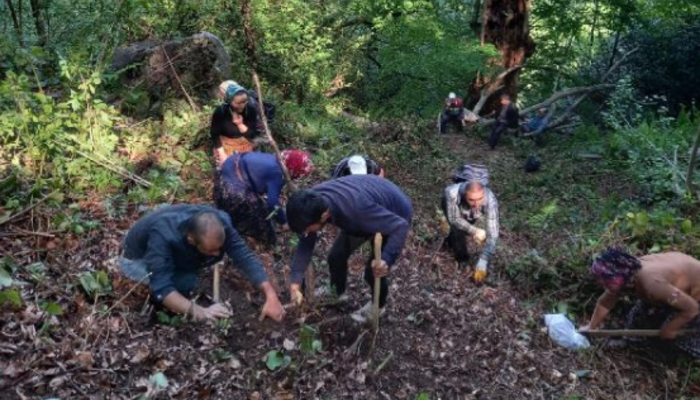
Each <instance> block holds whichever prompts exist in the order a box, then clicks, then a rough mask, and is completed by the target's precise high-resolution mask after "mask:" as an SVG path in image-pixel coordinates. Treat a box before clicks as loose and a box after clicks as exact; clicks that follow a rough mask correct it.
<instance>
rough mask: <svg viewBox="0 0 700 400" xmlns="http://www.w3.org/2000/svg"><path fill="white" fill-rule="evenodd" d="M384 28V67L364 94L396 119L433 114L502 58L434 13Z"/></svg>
mask: <svg viewBox="0 0 700 400" xmlns="http://www.w3.org/2000/svg"><path fill="white" fill-rule="evenodd" d="M418 3H420V4H425V3H423V2H418ZM382 28H383V29H382V31H381V33H382V40H383V41H386V44H385V45H383V46H381V47H380V49H379V51H378V52H377V57H376V59H377V62H378V64H379V65H381V67H378V68H377V69H376V72H374V73H372V74H371V75H370V76H369V82H368V84H367V86H366V87H365V90H366V92H367V93H365V95H366V96H368V98H369V100H370V101H371V102H372V105H373V106H375V107H377V108H378V109H380V110H381V109H385V110H387V111H390V112H391V113H392V114H394V115H406V114H408V113H413V112H418V113H419V114H420V115H421V116H422V117H426V118H429V117H432V116H434V115H435V114H436V112H437V111H438V110H439V109H440V108H441V107H442V100H443V99H444V98H445V97H446V95H447V93H448V92H450V91H460V89H462V88H464V86H465V83H466V82H470V81H472V80H473V79H474V78H475V76H476V72H477V71H482V72H483V73H484V74H489V73H491V72H492V71H488V70H486V71H484V66H485V65H487V63H486V60H487V59H489V58H491V57H495V56H497V54H498V53H497V52H496V50H495V48H493V46H480V45H479V42H478V41H477V38H476V37H475V36H474V35H473V33H472V32H471V31H470V30H468V28H466V27H465V26H464V25H461V24H451V23H448V22H446V21H444V20H441V18H440V17H439V15H438V14H436V13H432V12H424V13H416V14H409V15H407V16H405V17H402V18H399V19H397V20H391V21H387V23H386V25H385V26H382ZM426 111H427V112H426Z"/></svg>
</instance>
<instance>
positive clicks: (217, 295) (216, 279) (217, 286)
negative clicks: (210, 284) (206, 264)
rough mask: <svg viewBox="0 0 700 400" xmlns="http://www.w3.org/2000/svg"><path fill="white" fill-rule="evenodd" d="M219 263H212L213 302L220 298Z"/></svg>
mask: <svg viewBox="0 0 700 400" xmlns="http://www.w3.org/2000/svg"><path fill="white" fill-rule="evenodd" d="M220 269H221V263H216V264H215V265H214V302H215V303H218V302H219V301H220V300H221V296H220V293H221V292H220V291H219V289H220V288H221V271H220Z"/></svg>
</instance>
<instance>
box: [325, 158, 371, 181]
mask: <svg viewBox="0 0 700 400" xmlns="http://www.w3.org/2000/svg"><path fill="white" fill-rule="evenodd" d="M348 175H378V176H381V177H382V178H383V177H384V169H383V168H382V167H381V166H380V165H379V164H378V163H377V162H375V161H374V160H372V159H370V158H369V157H365V156H361V155H357V154H356V155H354V156H351V157H347V158H343V159H342V160H340V162H339V163H338V165H336V166H335V168H334V169H333V172H332V173H331V179H338V178H342V177H344V176H348Z"/></svg>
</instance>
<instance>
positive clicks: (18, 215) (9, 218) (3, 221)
mask: <svg viewBox="0 0 700 400" xmlns="http://www.w3.org/2000/svg"><path fill="white" fill-rule="evenodd" d="M53 194H54V192H51V193H50V194H48V195H46V196H44V197H43V198H42V199H41V200H39V201H37V202H36V203H33V204H30V205H29V206H27V207H26V208H24V209H23V210H21V211H19V212H18V213H16V214H14V215H10V216H8V217H4V218H0V225H3V224H6V223H8V222H10V221H12V220H13V219H17V218H18V217H20V216H22V215H24V214H26V213H28V212H29V211H32V210H33V209H34V208H36V206H38V205H39V204H41V203H43V202H45V201H46V200H48V199H49V198H50V197H51V196H53Z"/></svg>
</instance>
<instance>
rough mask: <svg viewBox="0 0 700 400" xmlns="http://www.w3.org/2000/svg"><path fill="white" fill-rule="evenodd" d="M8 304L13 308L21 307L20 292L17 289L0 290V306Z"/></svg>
mask: <svg viewBox="0 0 700 400" xmlns="http://www.w3.org/2000/svg"><path fill="white" fill-rule="evenodd" d="M6 305H10V306H12V307H14V308H20V307H22V294H21V293H20V292H19V290H17V289H5V290H3V291H0V307H4V306H6Z"/></svg>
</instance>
